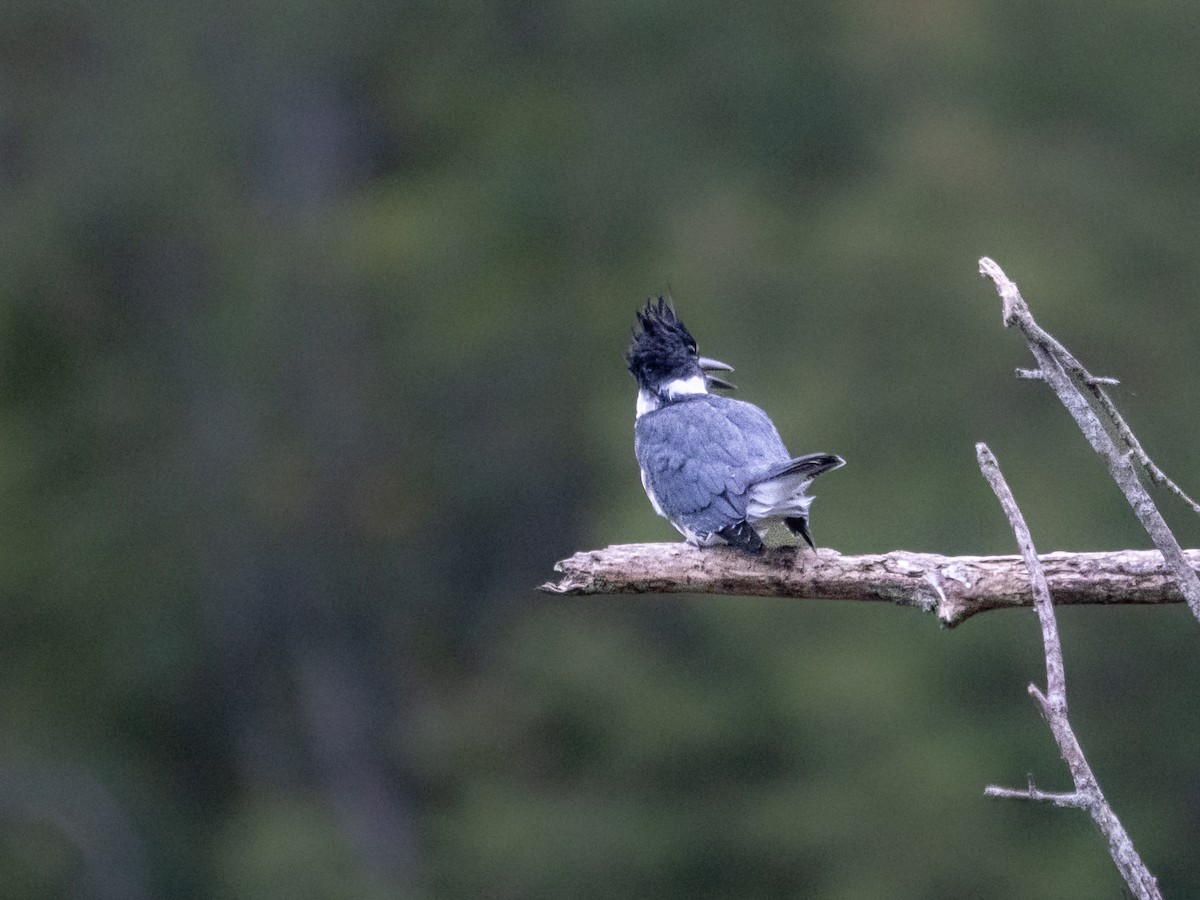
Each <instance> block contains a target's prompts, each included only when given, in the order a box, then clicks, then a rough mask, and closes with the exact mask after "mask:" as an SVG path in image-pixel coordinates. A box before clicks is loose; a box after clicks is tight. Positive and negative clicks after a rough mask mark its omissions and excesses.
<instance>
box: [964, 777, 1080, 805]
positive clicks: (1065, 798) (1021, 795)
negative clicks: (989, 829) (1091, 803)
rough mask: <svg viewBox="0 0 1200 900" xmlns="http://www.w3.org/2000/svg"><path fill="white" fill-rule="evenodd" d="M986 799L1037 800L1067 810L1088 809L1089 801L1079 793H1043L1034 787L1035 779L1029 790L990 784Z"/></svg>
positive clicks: (1030, 782) (986, 788) (986, 789)
mask: <svg viewBox="0 0 1200 900" xmlns="http://www.w3.org/2000/svg"><path fill="white" fill-rule="evenodd" d="M983 794H984V796H985V797H996V798H998V799H1000V800H1037V801H1039V802H1042V803H1053V804H1054V805H1055V806H1061V807H1063V808H1065V809H1086V808H1087V804H1088V800H1087V798H1086V797H1084V796H1083V795H1082V794H1080V793H1079V791H1067V792H1065V793H1060V792H1055V791H1041V790H1038V789H1037V788H1036V787H1034V784H1033V779H1032V778H1030V779H1029V787H1027V788H1006V787H997V786H996V785H994V784H989V785H988V786H987V787H985V788H984V789H983Z"/></svg>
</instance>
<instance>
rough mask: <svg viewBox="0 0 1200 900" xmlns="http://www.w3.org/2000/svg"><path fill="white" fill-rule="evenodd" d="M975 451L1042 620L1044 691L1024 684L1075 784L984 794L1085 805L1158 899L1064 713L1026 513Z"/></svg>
mask: <svg viewBox="0 0 1200 900" xmlns="http://www.w3.org/2000/svg"><path fill="white" fill-rule="evenodd" d="M975 454H976V456H977V457H978V459H979V469H980V471H981V472H983V477H984V478H986V479H987V482H988V484H989V485H991V488H992V490H993V491H994V492H995V494H996V499H997V500H999V501H1000V506H1001V508H1002V509H1003V510H1004V514H1005V516H1006V517H1007V518H1008V523H1009V525H1010V526H1011V527H1012V530H1013V535H1014V536H1015V537H1016V539H1017V546H1018V547H1020V548H1021V557H1022V559H1024V561H1025V565H1026V566H1027V567H1028V568H1029V577H1030V580H1031V583H1032V586H1033V597H1034V606H1035V608H1036V609H1037V614H1038V620H1039V621H1040V622H1041V625H1042V643H1043V644H1044V646H1045V651H1046V693H1045V694H1043V693H1042V692H1041V691H1040V690H1038V688H1037V686H1036V685H1032V684H1031V685H1030V686H1029V693H1030V694H1032V695H1033V697H1034V698H1035V699H1036V700H1037V702H1038V705H1039V706H1040V707H1041V710H1042V715H1043V717H1044V718H1045V719H1046V722H1047V724H1048V725H1049V726H1050V731H1051V733H1052V734H1053V735H1054V741H1055V743H1057V744H1058V752H1059V754H1060V755H1061V756H1062V758H1063V762H1065V763H1066V764H1067V768H1068V769H1069V770H1070V772H1071V780H1072V781H1073V782H1074V783H1075V790H1074V791H1073V792H1070V793H1066V794H1047V793H1043V792H1041V791H1038V790H1037V789H1036V788H1035V787H1034V786H1033V779H1032V778H1031V779H1030V780H1029V787H1028V789H1027V790H1025V791H1019V790H1014V789H1011V788H1000V787H996V786H994V785H993V786H989V787H988V788H986V789H985V791H984V793H985V794H987V795H988V796H992V797H1005V798H1010V799H1015V798H1025V799H1030V800H1046V801H1049V802H1052V803H1056V804H1057V805H1059V806H1075V807H1079V808H1081V809H1086V810H1087V811H1088V812H1089V813H1090V814H1091V816H1092V820H1093V821H1094V822H1095V823H1096V826H1097V827H1098V828H1099V829H1100V833H1101V834H1103V835H1104V837H1105V839H1106V840H1107V841H1108V850H1109V853H1110V854H1111V855H1112V858H1113V862H1114V863H1116V865H1117V870H1118V871H1119V872H1120V873H1121V877H1122V878H1124V879H1125V883H1126V885H1128V887H1129V890H1130V892H1131V893H1132V894H1133V896H1135V897H1138V898H1140V900H1161V897H1162V895H1161V894H1160V893H1159V891H1158V882H1157V881H1156V880H1155V878H1154V876H1153V875H1151V874H1150V870H1149V869H1147V868H1146V866H1145V864H1144V863H1143V862H1142V859H1141V857H1140V856H1138V853H1137V850H1135V849H1134V846H1133V841H1131V840H1130V839H1129V834H1128V833H1127V832H1126V831H1125V828H1124V826H1122V825H1121V822H1120V820H1119V819H1117V815H1116V813H1114V812H1113V810H1112V807H1111V806H1109V804H1108V801H1107V800H1106V799H1105V797H1104V792H1103V791H1101V790H1100V783H1099V782H1098V781H1097V780H1096V776H1095V775H1094V774H1093V773H1092V768H1091V766H1090V765H1088V761H1087V758H1086V757H1085V756H1084V755H1083V748H1082V747H1080V746H1079V741H1078V740H1077V739H1076V737H1075V732H1074V731H1073V730H1072V729H1071V723H1070V720H1069V719H1068V718H1067V679H1066V672H1065V671H1064V667H1063V656H1062V644H1061V643H1060V641H1059V639H1058V623H1057V621H1056V619H1055V617H1054V604H1053V603H1052V602H1051V600H1050V587H1049V584H1048V582H1047V579H1046V574H1045V572H1044V570H1043V569H1042V564H1041V562H1040V561H1039V559H1038V555H1037V551H1036V550H1035V549H1034V546H1033V539H1032V538H1031V537H1030V534H1029V527H1028V526H1027V525H1026V524H1025V517H1024V516H1023V515H1021V510H1020V507H1018V506H1017V501H1016V500H1015V499H1014V498H1013V495H1012V491H1011V490H1010V489H1009V487H1008V482H1006V481H1005V480H1004V475H1003V473H1001V471H1000V466H999V465H998V464H997V462H996V457H995V456H993V455H992V451H991V450H989V449H988V447H987V445H986V444H976V445H975Z"/></svg>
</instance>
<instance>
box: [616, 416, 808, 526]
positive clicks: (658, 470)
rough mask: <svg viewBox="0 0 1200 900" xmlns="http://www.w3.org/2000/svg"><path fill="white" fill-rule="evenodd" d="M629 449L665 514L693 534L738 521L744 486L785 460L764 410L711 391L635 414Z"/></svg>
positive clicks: (742, 510)
mask: <svg viewBox="0 0 1200 900" xmlns="http://www.w3.org/2000/svg"><path fill="white" fill-rule="evenodd" d="M634 452H635V454H636V455H637V459H638V463H639V465H640V466H641V467H642V471H643V472H644V473H645V477H646V480H647V484H648V487H649V489H650V490H651V491H653V494H654V497H655V498H656V499H657V501H658V504H659V506H660V507H661V508H662V510H663V512H664V513H665V514H666V516H667V518H669V519H671V520H672V521H673V522H676V523H678V524H680V525H683V526H684V527H686V528H689V529H690V530H692V531H694V532H696V533H698V534H713V533H715V532H717V531H720V530H721V529H722V528H726V527H729V526H731V525H736V524H737V523H738V522H741V521H743V520H744V519H745V518H746V500H747V498H746V494H747V491H748V489H749V487H750V485H752V484H754V483H755V482H756V481H758V480H759V479H761V478H762V477H764V475H765V474H767V473H768V471H769V470H771V469H773V468H777V467H778V466H779V465H780V464H781V463H784V462H786V461H787V460H788V453H787V449H786V448H785V447H784V445H783V441H782V440H781V439H780V437H779V432H778V431H776V430H775V426H774V425H773V424H772V423H771V420H770V419H769V418H768V417H767V414H766V413H764V412H763V411H762V410H761V409H759V408H758V407H757V406H754V405H752V404H750V403H744V402H742V401H740V400H733V399H730V398H728V397H718V396H715V395H712V394H705V395H702V396H698V397H696V398H694V399H690V400H685V401H682V402H679V403H671V404H668V405H667V406H664V407H662V408H661V409H657V410H655V411H654V412H650V413H646V414H645V415H643V416H641V417H640V418H639V419H638V420H637V424H636V426H635V428H634Z"/></svg>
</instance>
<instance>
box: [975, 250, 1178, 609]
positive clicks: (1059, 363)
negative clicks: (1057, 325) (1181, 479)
mask: <svg viewBox="0 0 1200 900" xmlns="http://www.w3.org/2000/svg"><path fill="white" fill-rule="evenodd" d="M979 273H980V274H981V275H984V276H986V277H988V278H990V279H991V280H992V281H993V282H994V283H995V285H996V291H997V293H999V295H1000V299H1001V300H1002V301H1003V303H1004V325H1005V326H1006V327H1008V326H1012V325H1015V326H1017V327H1018V328H1019V329H1020V330H1021V334H1023V335H1024V336H1025V342H1026V343H1027V344H1028V345H1029V349H1030V351H1031V352H1032V353H1033V357H1034V359H1036V360H1037V363H1038V369H1037V372H1038V373H1039V374H1038V375H1037V376H1036V377H1038V378H1040V379H1041V380H1043V381H1045V382H1046V383H1047V384H1048V385H1050V387H1051V388H1053V390H1054V393H1056V394H1057V395H1058V399H1059V400H1061V401H1062V404H1063V406H1065V407H1066V408H1067V411H1068V412H1069V413H1070V414H1071V417H1072V418H1074V419H1075V423H1076V424H1077V425H1078V426H1079V428H1080V430H1081V431H1082V432H1083V434H1084V437H1086V438H1087V440H1088V443H1090V444H1091V445H1092V449H1093V450H1095V451H1096V452H1097V453H1098V454H1100V456H1101V457H1102V458H1103V459H1104V461H1105V463H1106V464H1107V465H1108V471H1109V474H1110V475H1111V476H1112V478H1113V480H1114V481H1115V482H1116V483H1117V486H1118V487H1119V488H1121V490H1122V492H1124V494H1125V498H1126V499H1127V500H1128V501H1129V505H1130V506H1131V507H1133V512H1134V514H1135V515H1136V516H1137V517H1138V521H1140V522H1141V523H1142V527H1143V528H1145V529H1146V533H1147V534H1149V535H1150V540H1152V541H1153V542H1154V546H1155V547H1157V548H1158V549H1159V550H1160V551H1161V552H1162V555H1163V559H1165V560H1166V563H1167V566H1168V568H1169V569H1170V570H1171V572H1172V574H1173V575H1174V577H1175V582H1176V584H1178V585H1179V590H1180V592H1181V593H1182V594H1183V596H1184V599H1186V600H1187V603H1188V606H1189V607H1190V608H1191V610H1192V614H1193V615H1194V616H1195V617H1196V618H1197V619H1200V577H1197V575H1196V571H1195V569H1194V566H1192V565H1189V564H1188V562H1187V560H1186V559H1185V558H1184V554H1183V550H1182V549H1181V548H1180V546H1179V542H1178V541H1176V540H1175V535H1174V534H1172V533H1171V529H1170V528H1168V527H1167V523H1166V521H1165V520H1164V519H1163V517H1162V514H1161V513H1160V512H1159V511H1158V507H1157V506H1155V505H1154V501H1153V500H1152V499H1151V498H1150V494H1149V493H1148V492H1147V491H1146V488H1145V487H1144V486H1143V485H1142V481H1141V479H1140V478H1139V477H1138V466H1141V467H1142V468H1144V469H1145V470H1146V472H1147V474H1148V475H1149V477H1150V478H1151V479H1153V480H1154V481H1155V482H1157V483H1159V484H1163V485H1165V486H1166V487H1167V489H1168V490H1170V491H1171V492H1172V493H1173V494H1175V495H1176V496H1177V497H1179V498H1180V499H1182V500H1183V501H1184V502H1185V503H1187V504H1188V505H1189V506H1191V507H1192V509H1193V510H1195V511H1196V512H1198V513H1200V504H1197V503H1196V501H1194V500H1192V499H1191V498H1190V497H1189V496H1188V495H1187V494H1185V493H1184V492H1183V490H1182V489H1181V488H1180V487H1179V485H1177V484H1175V482H1173V481H1172V480H1171V479H1169V478H1168V477H1167V476H1166V475H1165V474H1164V473H1163V472H1162V470H1161V469H1159V468H1158V466H1156V465H1155V464H1154V462H1153V461H1152V460H1151V459H1150V457H1149V456H1148V455H1147V454H1146V451H1145V450H1143V449H1142V445H1141V444H1140V443H1139V442H1138V439H1137V437H1135V436H1134V433H1133V431H1132V430H1131V429H1130V428H1129V425H1128V424H1126V422H1125V420H1124V419H1123V418H1122V417H1121V414H1120V413H1119V412H1118V411H1117V408H1116V406H1115V405H1114V404H1113V402H1112V399H1111V398H1110V397H1109V396H1108V394H1107V393H1106V392H1105V390H1104V387H1103V385H1104V384H1105V383H1107V382H1109V381H1111V379H1103V378H1097V377H1095V376H1094V375H1092V374H1091V373H1090V372H1088V370H1087V369H1085V368H1084V367H1083V364H1082V363H1080V362H1079V360H1077V359H1076V358H1075V357H1074V356H1073V355H1072V354H1071V352H1070V351H1069V350H1068V349H1067V348H1066V347H1064V346H1063V345H1062V344H1060V343H1059V342H1058V341H1057V340H1055V338H1054V336H1053V335H1051V334H1049V333H1048V332H1046V331H1044V330H1043V329H1042V328H1041V326H1039V325H1038V324H1037V322H1035V321H1034V320H1033V314H1032V313H1030V311H1029V306H1028V305H1027V304H1026V303H1025V300H1024V298H1023V297H1022V296H1021V292H1020V291H1019V290H1018V289H1017V286H1016V284H1014V283H1013V282H1012V281H1011V280H1009V278H1008V276H1007V275H1005V274H1004V270H1003V269H1001V268H1000V266H999V265H997V264H996V263H995V262H994V261H993V260H991V259H989V258H988V257H986V256H985V257H984V258H983V259H981V260H980V261H979ZM1021 371H1022V372H1023V374H1022V376H1021V377H1024V378H1028V377H1030V373H1029V371H1028V370H1021ZM1081 386H1082V387H1081ZM1084 390H1086V391H1087V392H1088V394H1090V395H1091V397H1092V400H1093V401H1094V403H1095V406H1096V407H1098V408H1099V410H1100V413H1102V414H1103V417H1104V418H1103V420H1102V419H1101V416H1100V415H1099V414H1098V413H1097V412H1096V409H1095V408H1093V403H1092V402H1090V401H1089V400H1088V397H1087V395H1085V394H1084ZM1105 423H1107V426H1108V427H1107V428H1106V427H1105ZM1109 429H1112V432H1113V433H1115V435H1116V437H1115V438H1114V437H1113V434H1110V433H1109ZM1118 441H1120V445H1121V446H1118V443H1117V442H1118Z"/></svg>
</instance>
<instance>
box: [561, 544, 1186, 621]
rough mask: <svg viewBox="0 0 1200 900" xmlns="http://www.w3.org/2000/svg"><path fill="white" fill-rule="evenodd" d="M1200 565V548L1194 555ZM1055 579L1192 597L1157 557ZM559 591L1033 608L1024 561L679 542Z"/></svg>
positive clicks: (1134, 556) (1124, 594)
mask: <svg viewBox="0 0 1200 900" xmlns="http://www.w3.org/2000/svg"><path fill="white" fill-rule="evenodd" d="M1187 556H1188V559H1189V560H1190V561H1191V563H1192V564H1193V565H1197V566H1200V550H1188V551H1187ZM1041 561H1042V565H1043V567H1044V570H1045V573H1046V577H1047V579H1048V581H1049V583H1050V586H1051V587H1052V589H1053V590H1054V592H1055V595H1056V596H1057V597H1058V598H1059V601H1058V602H1059V603H1060V604H1062V603H1067V604H1081V603H1089V604H1093V603H1094V604H1129V603H1132V604H1154V603H1179V602H1182V600H1183V597H1182V596H1181V595H1180V593H1179V590H1178V588H1176V587H1175V585H1174V584H1173V583H1172V581H1171V577H1170V574H1169V573H1168V571H1167V570H1166V569H1165V567H1164V566H1163V562H1162V556H1161V554H1159V553H1158V552H1157V551H1155V550H1119V551H1113V552H1110V553H1049V554H1046V555H1045V556H1042V557H1041ZM554 568H555V570H556V571H558V572H561V573H563V575H562V578H561V579H560V580H559V581H558V582H557V583H555V582H547V583H546V584H543V585H542V586H541V588H540V590H542V591H544V592H546V593H554V594H654V593H659V594H670V593H703V594H731V595H735V596H752V597H791V598H797V599H798V598H805V597H819V598H824V599H830V600H866V601H879V602H887V603H895V604H897V605H899V606H915V607H917V608H918V609H923V610H925V611H928V612H933V613H935V614H936V615H937V617H938V619H939V620H941V622H942V623H943V624H945V625H957V624H958V623H959V622H962V621H964V620H966V619H968V618H970V617H971V616H973V615H975V614H977V613H981V612H986V611H987V610H990V609H1004V608H1010V607H1020V606H1029V605H1030V597H1029V573H1028V570H1027V569H1026V568H1025V566H1024V565H1022V563H1021V559H1020V557H1017V556H938V555H937V554H934V553H910V552H908V551H905V550H896V551H893V552H891V553H883V554H872V555H869V556H842V555H841V554H840V553H838V552H836V551H834V550H824V549H823V550H819V551H817V552H816V553H804V554H802V555H801V556H800V557H799V559H797V556H796V554H795V551H794V550H793V549H792V548H791V547H781V548H777V549H774V550H769V551H767V553H765V554H764V555H762V556H749V555H747V554H745V553H740V552H738V551H736V550H732V549H728V548H724V547H711V548H708V549H704V550H699V549H697V548H695V547H690V546H688V545H687V544H684V543H682V542H680V543H674V544H617V545H614V546H611V547H608V548H606V549H604V550H590V551H586V552H583V553H576V554H575V555H574V556H572V557H571V558H570V559H564V560H563V561H562V562H560V563H558V564H557V565H556V566H555V567H554Z"/></svg>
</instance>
